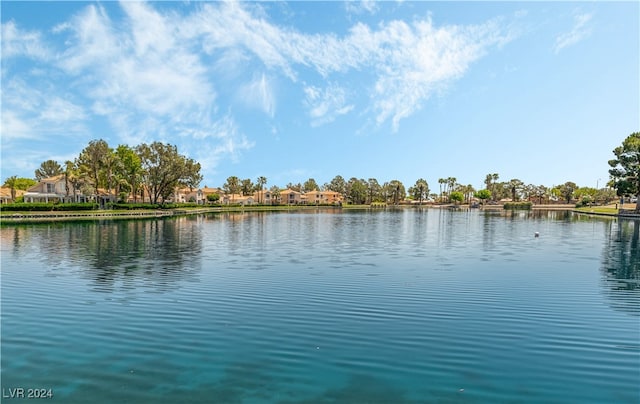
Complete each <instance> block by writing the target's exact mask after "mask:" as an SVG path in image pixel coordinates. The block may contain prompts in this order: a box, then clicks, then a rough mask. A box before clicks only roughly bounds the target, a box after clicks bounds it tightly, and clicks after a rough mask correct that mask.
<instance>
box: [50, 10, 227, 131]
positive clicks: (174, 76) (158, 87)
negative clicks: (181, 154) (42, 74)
mask: <svg viewBox="0 0 640 404" xmlns="http://www.w3.org/2000/svg"><path fill="white" fill-rule="evenodd" d="M121 6H122V8H123V10H124V12H125V15H126V19H125V20H124V22H122V23H120V24H116V23H115V22H113V21H111V20H110V19H109V17H108V16H107V14H106V12H105V10H104V9H103V8H102V7H100V6H93V5H91V6H88V7H87V8H85V9H84V11H83V12H82V13H80V14H78V15H76V16H75V17H74V18H73V19H72V20H71V21H70V22H68V23H66V24H64V26H63V27H61V28H59V29H58V31H59V32H63V31H66V32H70V34H71V37H70V38H69V39H68V40H67V42H68V47H67V48H66V50H65V52H64V53H62V54H61V55H60V62H59V65H60V67H61V68H63V69H64V70H65V71H66V72H67V73H68V74H70V75H71V76H73V77H75V78H76V80H77V83H78V85H80V86H81V87H82V88H84V91H85V93H86V94H87V95H88V97H89V98H90V99H91V100H92V101H93V105H92V110H93V112H94V113H96V114H100V115H104V116H105V117H107V119H109V121H110V122H111V124H112V125H113V126H114V128H116V129H117V130H118V134H119V135H120V136H121V138H122V139H126V140H141V141H143V140H145V139H149V138H155V139H157V138H161V139H166V138H170V137H171V136H172V132H174V131H177V130H178V129H179V128H180V127H182V126H184V125H185V124H188V123H189V124H191V125H193V126H196V127H198V126H203V125H205V124H206V123H207V122H208V120H209V114H210V113H211V111H212V110H213V109H214V107H213V102H214V100H215V96H216V94H215V91H214V90H213V86H212V84H211V83H210V81H209V78H208V76H207V73H208V71H207V68H206V67H205V66H204V65H203V64H202V62H201V60H200V57H199V55H198V54H197V52H196V51H194V50H193V49H190V44H189V43H188V42H184V41H180V40H179V39H180V38H178V34H179V29H178V28H179V26H180V18H179V16H176V15H173V14H169V15H162V14H160V13H159V12H158V11H156V10H154V9H153V8H152V7H151V6H149V5H147V4H145V3H138V2H123V3H121Z"/></svg>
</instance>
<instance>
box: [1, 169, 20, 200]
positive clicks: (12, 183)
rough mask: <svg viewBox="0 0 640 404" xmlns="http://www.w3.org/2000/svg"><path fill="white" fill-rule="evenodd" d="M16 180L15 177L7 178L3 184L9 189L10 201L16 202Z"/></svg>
mask: <svg viewBox="0 0 640 404" xmlns="http://www.w3.org/2000/svg"><path fill="white" fill-rule="evenodd" d="M17 180H18V177H16V176H15V175H12V176H11V177H9V178H7V179H6V181H5V182H4V186H5V187H9V188H10V192H11V200H12V201H15V200H16V182H17Z"/></svg>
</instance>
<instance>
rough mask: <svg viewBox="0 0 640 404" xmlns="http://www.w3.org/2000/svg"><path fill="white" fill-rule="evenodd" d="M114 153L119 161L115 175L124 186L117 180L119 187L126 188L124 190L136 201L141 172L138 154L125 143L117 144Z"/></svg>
mask: <svg viewBox="0 0 640 404" xmlns="http://www.w3.org/2000/svg"><path fill="white" fill-rule="evenodd" d="M115 154H116V156H117V157H118V160H119V161H120V164H119V165H118V167H117V173H116V175H117V177H118V178H119V179H120V180H123V182H124V184H126V186H124V187H122V185H123V184H122V181H118V182H119V183H120V184H121V188H126V192H128V193H130V194H131V196H132V197H133V202H134V203H135V202H137V201H138V192H139V190H140V183H141V182H142V174H143V169H142V161H141V160H140V156H139V155H138V154H137V153H136V151H135V150H134V149H132V148H131V147H129V146H127V145H119V146H118V147H117V148H116V150H115Z"/></svg>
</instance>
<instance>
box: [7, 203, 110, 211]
mask: <svg viewBox="0 0 640 404" xmlns="http://www.w3.org/2000/svg"><path fill="white" fill-rule="evenodd" d="M0 209H1V210H4V211H23V212H24V211H26V212H50V211H70V210H94V209H98V204H97V203H44V202H34V203H24V202H23V203H8V204H3V205H0Z"/></svg>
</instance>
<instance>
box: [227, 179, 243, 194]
mask: <svg viewBox="0 0 640 404" xmlns="http://www.w3.org/2000/svg"><path fill="white" fill-rule="evenodd" d="M222 189H223V190H224V193H225V194H232V195H233V194H239V193H240V189H241V185H240V179H239V178H238V177H236V176H235V175H232V176H230V177H228V178H227V181H226V182H225V183H224V184H222Z"/></svg>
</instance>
